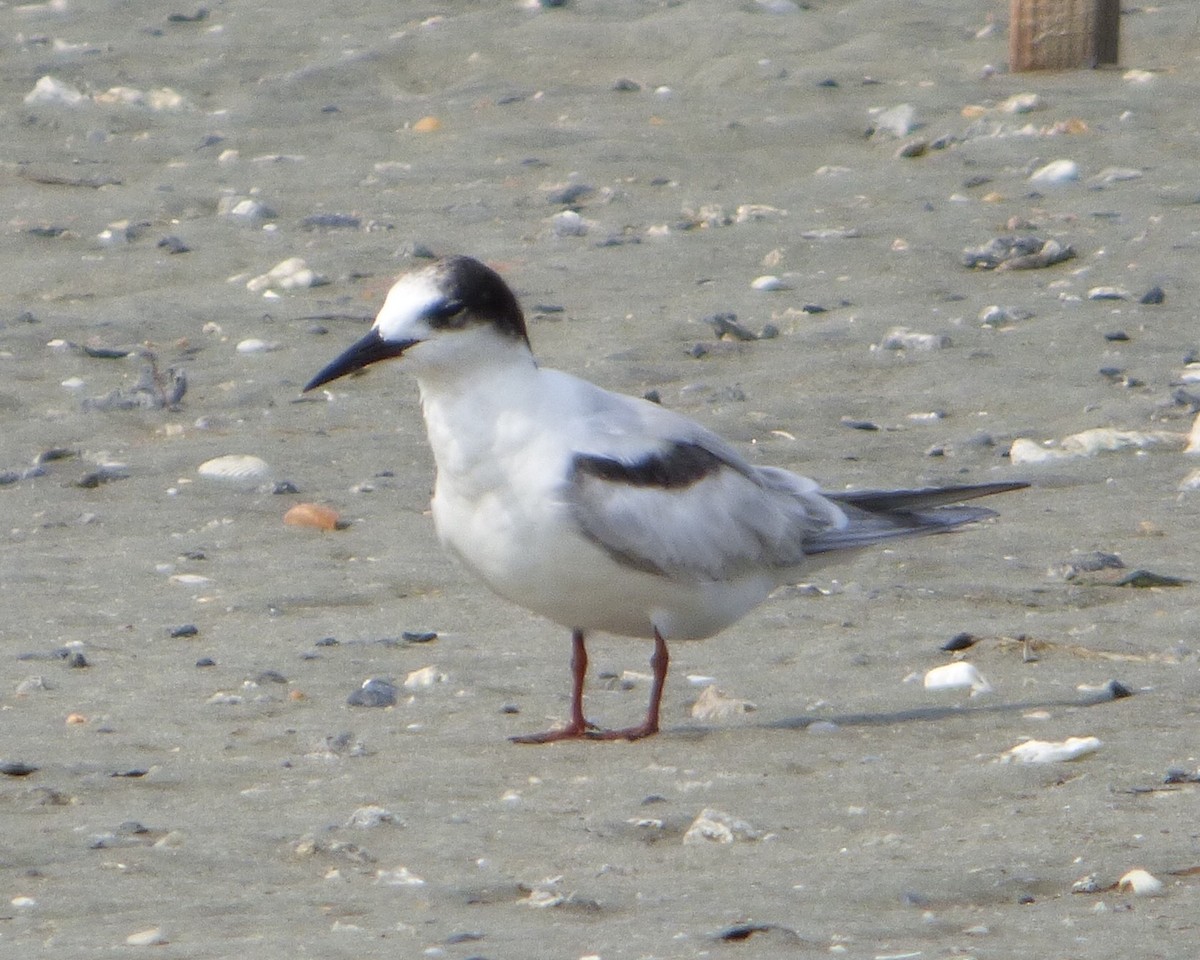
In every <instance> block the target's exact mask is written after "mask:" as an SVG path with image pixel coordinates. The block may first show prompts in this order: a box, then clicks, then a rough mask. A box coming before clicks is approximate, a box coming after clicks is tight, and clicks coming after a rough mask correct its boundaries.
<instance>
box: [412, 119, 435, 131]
mask: <svg viewBox="0 0 1200 960" xmlns="http://www.w3.org/2000/svg"><path fill="white" fill-rule="evenodd" d="M412 128H413V132H414V133H433V132H435V131H437V130H441V129H442V121H441V120H439V119H438V118H437V117H422V118H421V119H420V120H418V121H417V122H416V123H414V124H413V125H412Z"/></svg>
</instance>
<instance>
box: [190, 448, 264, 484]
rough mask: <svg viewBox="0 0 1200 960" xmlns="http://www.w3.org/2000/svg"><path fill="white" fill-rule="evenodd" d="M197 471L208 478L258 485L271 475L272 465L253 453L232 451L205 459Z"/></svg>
mask: <svg viewBox="0 0 1200 960" xmlns="http://www.w3.org/2000/svg"><path fill="white" fill-rule="evenodd" d="M196 473H198V474H199V475H200V476H202V477H204V478H205V479H206V480H219V481H222V482H224V483H232V484H243V485H244V484H252V485H257V484H260V483H262V482H263V481H265V480H267V479H268V478H269V477H270V475H271V467H270V465H269V464H268V463H267V461H265V460H263V459H262V458H261V457H256V456H254V455H253V454H243V453H230V454H226V455H225V456H222V457H213V458H212V459H211V460H205V461H204V462H203V463H202V464H200V466H198V467H197V468H196Z"/></svg>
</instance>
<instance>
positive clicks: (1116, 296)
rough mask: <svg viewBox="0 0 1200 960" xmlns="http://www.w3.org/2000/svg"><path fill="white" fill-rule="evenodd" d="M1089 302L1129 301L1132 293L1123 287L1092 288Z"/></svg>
mask: <svg viewBox="0 0 1200 960" xmlns="http://www.w3.org/2000/svg"><path fill="white" fill-rule="evenodd" d="M1087 298H1088V299H1089V300H1129V299H1130V293H1129V291H1128V290H1126V289H1124V288H1123V287H1092V289H1090V290H1089V291H1088V292H1087Z"/></svg>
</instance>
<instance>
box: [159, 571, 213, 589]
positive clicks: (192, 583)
mask: <svg viewBox="0 0 1200 960" xmlns="http://www.w3.org/2000/svg"><path fill="white" fill-rule="evenodd" d="M167 579H168V580H169V581H170V582H171V583H178V584H180V585H182V586H185V587H203V586H206V585H207V584H210V583H212V582H213V581H212V579H211V578H210V577H204V576H201V575H200V574H198V573H176V574H173V575H172V576H170V577H168V578H167Z"/></svg>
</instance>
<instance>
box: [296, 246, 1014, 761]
mask: <svg viewBox="0 0 1200 960" xmlns="http://www.w3.org/2000/svg"><path fill="white" fill-rule="evenodd" d="M401 356H402V357H403V358H404V363H405V365H406V366H407V367H408V368H409V370H410V371H411V372H412V374H413V376H414V377H415V378H416V381H417V386H418V389H419V392H420V398H421V409H422V412H423V414H424V418H425V426H426V429H427V431H428V435H429V444H430V446H431V447H432V449H433V457H434V461H435V464H436V467H437V480H436V484H435V487H434V493H433V501H432V513H433V521H434V524H435V526H436V528H437V533H438V536H439V538H440V540H441V542H442V544H443V545H444V546H445V547H446V549H447V550H448V551H449V552H450V553H451V554H453V555H454V556H455V557H457V558H458V559H459V560H460V561H461V562H462V563H463V564H464V565H465V566H466V567H467V568H468V569H470V570H471V571H472V572H473V573H474V574H476V575H477V576H478V577H479V578H480V579H481V580H483V582H484V583H485V584H487V586H488V587H490V588H491V589H492V590H493V591H495V592H496V593H497V594H499V595H500V596H502V597H505V598H506V599H508V600H511V601H512V602H514V603H516V604H519V605H520V606H522V607H525V608H527V609H529V610H532V611H535V612H536V613H538V614H541V615H542V616H545V617H547V618H549V619H550V620H552V621H554V622H555V623H558V624H561V625H562V626H563V627H565V628H567V629H568V630H570V631H571V645H572V653H571V677H572V687H571V702H570V718H569V719H568V720H567V722H566V724H565V725H563V726H561V727H559V728H556V729H552V730H549V731H546V732H545V733H535V734H530V735H526V736H519V737H513V738H512V739H513V740H514V741H516V742H519V743H550V742H553V741H558V740H570V739H596V740H637V739H640V738H642V737H648V736H650V735H652V734H655V733H657V732H658V729H659V710H660V706H661V702H662V695H663V685H664V682H665V680H666V676H667V665H668V651H667V641H668V640H672V641H673V640H685V639H701V638H704V637H710V636H712V635H713V634H716V633H719V632H720V631H721V630H724V629H725V628H726V627H728V626H730V625H731V624H733V623H735V622H737V621H738V620H739V619H741V618H742V617H743V616H744V615H745V614H746V613H748V612H749V611H750V610H751V609H753V608H754V607H756V606H758V605H759V604H760V603H762V602H763V601H764V600H765V599H766V598H767V596H768V595H769V594H770V593H771V592H772V591H773V590H775V589H776V588H777V587H779V586H780V585H782V584H785V583H794V582H795V581H796V577H797V575H798V571H799V570H800V568H801V566H802V565H803V563H804V561H805V558H806V557H813V556H819V555H824V554H831V553H835V552H838V551H854V550H858V549H861V548H863V547H867V546H870V545H872V544H875V543H879V542H882V541H887V540H890V539H892V538H894V537H903V536H910V535H918V534H928V533H940V532H945V531H949V530H954V529H956V528H958V527H961V526H962V525H964V524H967V523H971V522H972V521H976V520H981V519H984V518H986V517H991V516H994V515H995V514H994V512H993V511H991V510H987V509H985V508H981V507H975V506H957V504H959V503H961V502H962V501H965V500H971V499H974V498H976V497H984V496H988V495H991V494H995V493H1002V492H1005V491H1009V490H1016V489H1019V488H1021V487H1024V486H1027V484H1025V483H1022V482H996V483H981V484H971V485H961V486H948V487H927V488H922V489H913V490H885V491H877V490H852V491H832V492H831V491H822V490H820V489H819V488H818V485H817V483H816V482H815V481H813V480H810V479H808V478H806V477H802V476H799V475H797V474H794V473H791V472H789V471H787V470H782V469H778V468H775V467H766V466H755V465H752V464H750V463H748V462H747V461H746V459H745V458H744V457H742V455H741V454H739V453H738V452H737V451H736V450H735V449H733V448H732V447H731V446H730V445H729V444H727V443H726V442H725V441H723V440H722V439H721V438H720V437H718V436H716V435H715V434H714V433H712V432H711V431H709V430H707V429H706V428H705V427H703V426H701V425H700V424H698V423H696V422H695V421H693V420H691V419H689V418H687V417H685V416H682V415H680V414H678V413H673V412H672V411H670V410H667V409H665V408H664V407H662V406H660V405H658V404H656V403H652V402H650V401H648V400H644V399H638V398H634V397H629V396H624V395H622V394H617V393H611V392H609V391H607V390H604V389H602V388H600V387H598V386H596V385H594V384H592V383H589V382H588V381H586V380H582V379H580V378H578V377H574V376H571V375H570V374H567V373H562V372H559V371H557V370H548V369H545V368H543V367H539V366H538V365H537V362H536V361H535V360H534V356H533V351H532V349H531V347H530V343H529V336H528V333H527V331H526V327H525V319H524V316H523V314H522V312H521V307H520V305H519V303H518V302H517V298H516V296H515V295H514V294H513V292H512V290H511V289H509V287H508V285H507V284H506V283H505V282H504V280H503V279H502V278H501V277H500V275H499V274H497V273H496V272H495V271H494V270H492V269H491V268H490V267H488V266H486V265H485V264H483V263H481V262H480V261H478V260H476V259H473V258H471V257H467V256H449V257H445V258H442V259H440V260H437V261H435V262H434V263H432V264H431V265H429V266H427V267H424V268H423V269H420V270H417V271H415V272H412V273H409V274H407V275H405V276H402V277H401V278H400V279H399V280H398V281H397V282H396V283H395V285H394V286H393V287H392V288H391V290H390V291H389V292H388V295H387V298H386V299H385V301H384V304H383V307H382V308H381V309H380V311H379V314H378V316H377V317H376V319H375V323H374V325H373V326H372V327H371V331H370V332H369V333H367V334H366V335H365V336H364V337H362V338H361V339H360V340H358V341H357V342H356V343H354V344H353V345H351V346H350V347H349V348H348V349H346V350H345V352H343V353H342V354H341V355H339V356H338V357H337V358H336V359H334V360H333V361H332V362H331V363H329V364H328V365H327V366H326V367H324V369H322V370H321V371H320V372H319V373H318V374H317V375H316V376H315V377H313V378H312V380H311V381H310V382H309V383H308V384H307V385H306V386H305V388H304V389H305V390H306V391H308V390H313V389H315V388H317V387H320V386H322V385H323V384H327V383H329V382H330V381H333V380H336V379H338V378H339V377H343V376H345V375H347V374H350V373H354V372H355V371H358V370H361V369H362V368H364V367H366V366H368V365H370V364H374V363H377V362H379V361H382V360H389V359H393V358H397V357H401ZM826 559H828V558H826V557H823V556H821V560H826ZM593 631H604V632H607V633H612V634H618V635H622V636H628V637H639V638H645V639H648V640H652V641H653V643H654V652H653V655H652V657H651V659H650V663H651V666H652V668H653V681H652V684H651V689H650V703H649V707H648V709H647V712H646V717H645V720H644V721H643V722H642V723H640V724H638V725H636V726H632V727H628V728H624V729H616V730H604V729H600V728H598V727H596V726H595V725H593V724H592V723H590V722H588V720H587V719H586V717H585V716H584V709H583V695H584V684H585V680H586V676H587V647H586V638H587V636H588V634H589V633H591V632H593Z"/></svg>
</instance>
